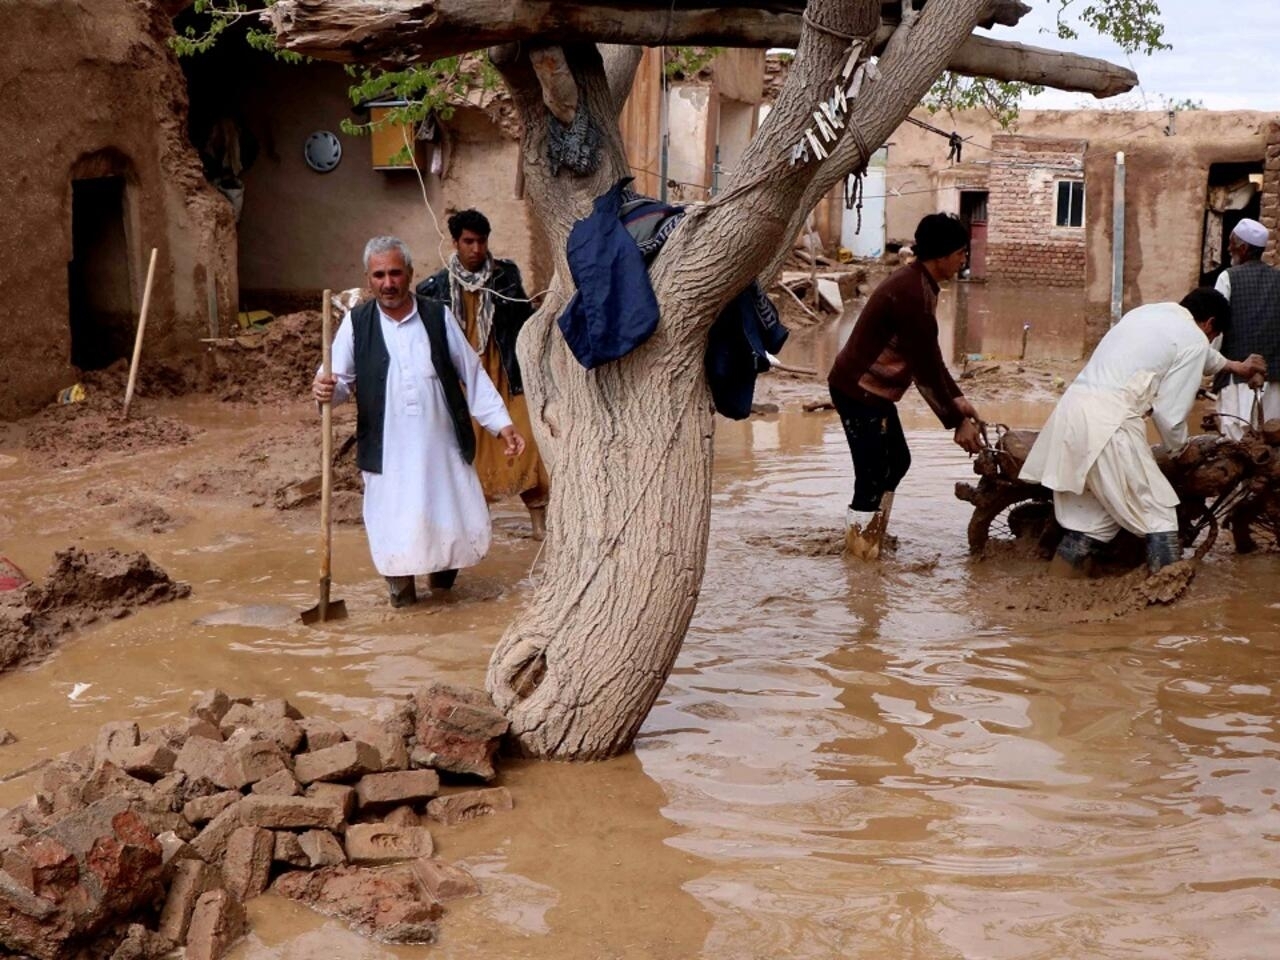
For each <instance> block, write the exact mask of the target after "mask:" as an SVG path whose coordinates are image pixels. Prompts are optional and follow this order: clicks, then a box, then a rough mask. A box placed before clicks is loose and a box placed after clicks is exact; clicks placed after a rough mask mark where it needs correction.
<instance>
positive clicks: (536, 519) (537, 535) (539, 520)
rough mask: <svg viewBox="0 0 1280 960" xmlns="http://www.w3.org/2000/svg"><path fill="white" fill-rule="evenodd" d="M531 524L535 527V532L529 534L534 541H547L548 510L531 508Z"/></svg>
mask: <svg viewBox="0 0 1280 960" xmlns="http://www.w3.org/2000/svg"><path fill="white" fill-rule="evenodd" d="M529 523H530V524H532V526H533V532H532V533H531V534H529V535H530V536H531V537H533V539H534V540H545V539H547V508H546V507H530V508H529Z"/></svg>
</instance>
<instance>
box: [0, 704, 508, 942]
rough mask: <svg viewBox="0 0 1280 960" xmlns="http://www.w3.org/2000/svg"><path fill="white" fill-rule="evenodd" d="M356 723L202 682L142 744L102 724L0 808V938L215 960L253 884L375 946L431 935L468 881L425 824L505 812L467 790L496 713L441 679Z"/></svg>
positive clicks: (490, 794)
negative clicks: (180, 712)
mask: <svg viewBox="0 0 1280 960" xmlns="http://www.w3.org/2000/svg"><path fill="white" fill-rule="evenodd" d="M376 715H377V717H378V719H358V720H352V721H349V722H346V723H342V724H338V723H335V722H334V721H331V720H326V719H322V718H320V717H310V718H304V717H303V716H302V714H301V713H299V712H298V710H297V709H295V708H294V707H293V706H292V705H291V704H289V703H288V701H285V700H281V699H236V700H233V699H232V698H230V697H228V696H227V695H226V694H225V693H223V692H222V691H220V690H215V691H212V692H211V693H208V694H206V695H204V696H203V697H201V699H200V700H199V701H198V702H197V703H196V704H195V705H194V706H193V707H192V708H191V713H190V716H189V718H187V719H185V720H183V721H181V722H178V723H173V724H168V725H166V726H163V727H160V728H158V729H156V730H152V731H149V732H147V733H142V732H141V731H140V730H139V729H138V725H137V724H136V723H129V722H123V723H110V724H107V725H106V726H105V727H103V728H102V730H101V731H100V733H99V735H98V739H97V743H96V744H94V746H92V747H84V748H81V749H80V750H77V751H75V752H73V753H72V754H69V755H68V756H66V757H64V758H63V759H60V760H58V761H55V762H54V763H52V764H50V765H49V766H48V767H46V768H45V769H44V770H43V771H42V773H41V777H40V782H39V785H38V789H37V792H36V794H35V796H34V797H32V798H31V799H30V800H29V801H28V802H27V803H25V804H24V805H22V806H20V807H16V808H14V809H13V810H10V811H8V812H6V813H3V815H2V816H0V946H2V947H4V948H7V949H8V950H10V951H16V952H17V953H18V954H20V955H29V956H33V957H37V958H40V960H46V958H50V960H51V958H67V957H83V958H86V960H88V958H95V960H96V958H104V960H105V958H113V960H126V958H127V960H143V958H150V957H160V956H162V955H164V954H165V953H167V952H169V951H171V950H172V949H174V948H175V947H176V946H180V945H185V946H186V956H187V957H188V960H216V958H218V957H221V956H223V955H224V954H225V953H226V952H227V951H228V949H229V948H230V947H231V945H232V944H234V943H235V942H236V941H237V940H238V939H239V938H240V937H241V936H243V935H244V933H245V932H246V922H245V914H244V910H243V903H244V902H245V901H246V900H249V899H250V898H252V897H255V896H257V895H259V894H261V893H263V892H264V891H265V890H267V889H268V888H271V889H273V890H275V891H276V892H277V893H279V894H281V895H283V896H287V897H291V898H293V899H296V900H299V901H301V902H303V903H306V904H307V905H309V906H311V907H312V908H313V909H316V910H318V911H320V912H322V913H325V914H328V915H331V916H336V917H340V918H342V919H343V920H345V921H346V922H348V923H349V924H351V925H352V926H353V927H354V928H356V929H358V930H360V931H361V932H362V933H365V934H367V935H369V936H371V937H374V938H376V939H379V940H383V941H387V942H395V943H425V942H430V941H432V940H434V939H435V936H436V933H437V921H438V920H439V918H440V917H441V915H442V914H443V912H444V908H443V903H445V902H447V901H448V900H452V899H457V898H459V897H466V896H472V895H475V894H477V893H479V889H478V887H477V885H476V883H475V881H474V879H473V878H472V877H471V875H470V874H469V873H467V871H466V870H465V869H464V868H463V867H461V866H460V865H458V864H453V863H449V862H448V861H445V860H442V859H440V858H438V857H436V856H435V855H434V850H435V843H434V840H433V836H432V832H431V828H430V827H428V826H427V823H428V822H432V823H437V824H440V825H443V826H450V825H453V824H456V823H458V822H460V821H463V820H467V819H470V818H473V817H476V816H482V815H485V814H489V813H493V812H494V811H496V810H507V809H510V808H511V805H512V801H511V795H510V794H509V793H508V792H507V790H506V788H505V787H487V788H477V787H476V786H475V784H476V782H477V781H486V782H487V781H491V780H492V779H493V777H494V775H495V771H494V766H493V759H494V755H495V753H496V751H497V748H498V743H499V740H500V738H501V737H502V735H503V734H504V733H506V731H507V720H506V718H505V717H503V716H502V715H501V714H500V713H498V712H497V710H495V709H494V707H493V705H492V703H491V701H490V700H489V698H488V696H487V695H486V694H484V693H482V692H479V691H475V690H470V689H466V688H461V687H454V686H450V685H446V684H434V685H431V686H428V687H425V688H423V689H422V690H420V691H418V692H417V693H416V694H415V695H414V696H413V697H411V698H408V699H405V700H401V701H388V702H386V703H384V704H382V705H381V707H380V709H379V710H378V711H376ZM442 776H443V777H444V778H445V780H446V781H453V782H454V786H452V787H450V788H449V789H448V790H447V791H444V792H442V788H441V782H440V781H441V777H442ZM459 784H462V785H459Z"/></svg>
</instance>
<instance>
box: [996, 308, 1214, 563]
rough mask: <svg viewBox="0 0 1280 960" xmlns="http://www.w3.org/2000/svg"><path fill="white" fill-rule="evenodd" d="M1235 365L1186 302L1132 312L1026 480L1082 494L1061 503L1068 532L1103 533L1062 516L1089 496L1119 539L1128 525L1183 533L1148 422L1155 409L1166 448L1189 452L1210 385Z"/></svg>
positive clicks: (1050, 429) (1069, 394) (1066, 404)
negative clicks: (1208, 379) (1202, 395)
mask: <svg viewBox="0 0 1280 960" xmlns="http://www.w3.org/2000/svg"><path fill="white" fill-rule="evenodd" d="M1225 363H1226V360H1225V359H1224V358H1223V356H1222V354H1220V353H1218V351H1216V350H1214V349H1213V348H1212V347H1211V346H1210V345H1209V341H1208V339H1207V338H1206V337H1205V335H1204V332H1203V331H1202V330H1201V329H1200V328H1199V327H1197V326H1196V323H1195V320H1194V319H1193V318H1192V316H1191V314H1190V312H1188V311H1187V310H1186V309H1184V308H1183V307H1181V306H1179V305H1178V304H1176V303H1155V304H1149V305H1147V306H1144V307H1138V308H1137V309H1135V310H1130V311H1129V312H1128V313H1126V314H1125V315H1124V316H1123V317H1121V318H1120V321H1119V322H1118V323H1117V324H1116V325H1115V326H1114V327H1112V328H1111V330H1110V331H1108V333H1107V335H1106V336H1105V337H1103V338H1102V342H1101V343H1099V344H1098V347H1097V349H1096V350H1094V352H1093V356H1091V357H1090V358H1089V362H1088V363H1087V364H1086V365H1085V368H1084V369H1083V370H1081V371H1080V375H1079V376H1078V377H1076V379H1075V381H1074V382H1073V383H1072V384H1071V386H1070V387H1068V388H1067V391H1066V393H1065V394H1063V397H1062V399H1061V400H1060V401H1059V402H1058V405H1057V407H1056V408H1054V411H1053V414H1052V415H1051V416H1050V417H1049V420H1048V422H1047V423H1046V424H1045V425H1044V429H1043V430H1041V431H1040V436H1039V438H1038V439H1037V440H1036V442H1035V445H1034V446H1033V447H1032V448H1031V453H1030V454H1029V455H1028V456H1027V462H1026V464H1025V465H1024V466H1023V468H1022V473H1021V477H1022V478H1023V479H1025V480H1031V481H1039V482H1040V483H1042V484H1043V485H1044V486H1046V487H1048V488H1049V489H1050V490H1053V491H1055V492H1061V493H1063V494H1069V495H1075V496H1067V497H1063V498H1058V497H1055V501H1054V502H1055V507H1056V508H1057V509H1058V512H1059V514H1060V515H1059V517H1058V519H1059V522H1062V523H1063V526H1065V527H1067V528H1068V529H1071V530H1080V531H1081V532H1085V533H1091V535H1092V534H1093V533H1094V531H1091V530H1090V529H1086V526H1087V524H1086V523H1085V522H1084V521H1083V520H1081V521H1080V522H1079V523H1075V524H1074V525H1073V523H1072V522H1070V521H1071V520H1072V518H1071V517H1065V518H1064V516H1062V515H1061V513H1062V510H1063V508H1064V507H1065V508H1068V509H1070V506H1072V505H1077V506H1078V505H1079V504H1078V501H1077V499H1076V497H1078V496H1080V495H1085V498H1086V500H1088V501H1094V500H1096V501H1099V502H1100V503H1101V504H1103V505H1104V506H1105V507H1106V508H1107V509H1106V513H1108V514H1110V516H1111V518H1112V521H1113V522H1114V523H1115V524H1117V526H1116V527H1115V528H1114V529H1112V530H1111V535H1112V536H1114V533H1115V529H1118V526H1124V527H1125V528H1127V529H1131V530H1133V531H1134V532H1135V533H1155V532H1160V531H1163V530H1167V529H1175V528H1176V525H1175V526H1174V527H1170V526H1169V525H1168V524H1169V518H1170V516H1172V509H1173V508H1174V507H1176V506H1177V504H1178V495H1177V494H1176V493H1175V492H1174V490H1173V487H1172V486H1171V485H1170V484H1169V481H1168V480H1167V479H1165V476H1164V474H1163V473H1161V472H1160V468H1159V467H1158V466H1157V465H1156V461H1155V458H1154V457H1153V456H1152V455H1151V448H1150V447H1149V446H1148V444H1147V437H1146V427H1145V425H1144V423H1143V417H1144V416H1145V415H1146V414H1147V413H1148V412H1149V413H1150V414H1151V418H1152V420H1153V421H1155V425H1156V429H1157V430H1158V431H1159V432H1160V437H1161V439H1162V440H1163V441H1164V445H1165V446H1166V447H1167V448H1168V449H1169V450H1170V451H1177V450H1180V449H1181V448H1182V447H1183V446H1184V445H1185V444H1186V442H1187V424H1186V420H1187V416H1188V415H1189V414H1190V412H1191V406H1192V404H1193V403H1194V402H1195V397H1196V390H1197V389H1198V388H1199V386H1200V381H1201V379H1202V378H1203V377H1204V376H1206V375H1212V374H1215V373H1217V372H1218V371H1219V370H1221V369H1222V367H1223V364H1225ZM1104 451H1106V456H1104V455H1103V454H1104ZM1085 512H1086V513H1088V512H1089V511H1088V510H1085ZM1094 512H1096V511H1094ZM1064 521H1065V522H1064ZM1090 522H1092V518H1090ZM1100 532H1105V531H1100ZM1100 539H1110V538H1109V537H1107V536H1105V535H1103V536H1100Z"/></svg>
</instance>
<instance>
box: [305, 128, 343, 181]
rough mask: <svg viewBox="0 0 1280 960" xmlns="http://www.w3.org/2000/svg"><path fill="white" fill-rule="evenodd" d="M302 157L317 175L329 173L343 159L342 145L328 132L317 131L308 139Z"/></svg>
mask: <svg viewBox="0 0 1280 960" xmlns="http://www.w3.org/2000/svg"><path fill="white" fill-rule="evenodd" d="M302 155H303V156H304V157H305V158H306V161H307V166H308V167H310V168H311V169H312V170H315V171H316V172H317V173H328V172H329V171H330V170H332V169H333V168H334V167H336V166H337V165H338V162H339V161H340V160H341V159H342V144H341V142H339V140H338V138H337V137H336V136H334V135H333V134H332V133H330V132H329V131H328V130H317V131H316V132H315V133H313V134H311V135H310V136H309V137H307V142H306V143H305V144H304V145H303V148H302Z"/></svg>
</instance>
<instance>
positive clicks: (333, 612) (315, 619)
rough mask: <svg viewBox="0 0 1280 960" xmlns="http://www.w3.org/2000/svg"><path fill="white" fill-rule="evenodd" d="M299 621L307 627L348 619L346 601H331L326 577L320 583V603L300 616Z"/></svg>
mask: <svg viewBox="0 0 1280 960" xmlns="http://www.w3.org/2000/svg"><path fill="white" fill-rule="evenodd" d="M299 619H300V620H301V621H302V622H303V623H305V624H307V625H311V624H313V623H324V622H325V621H328V620H345V619H347V602H346V601H345V600H330V599H329V578H328V577H324V578H322V579H321V581H320V602H319V603H317V604H316V605H315V606H314V607H311V608H309V609H307V610H303V611H302V613H301V614H300V615H299Z"/></svg>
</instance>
